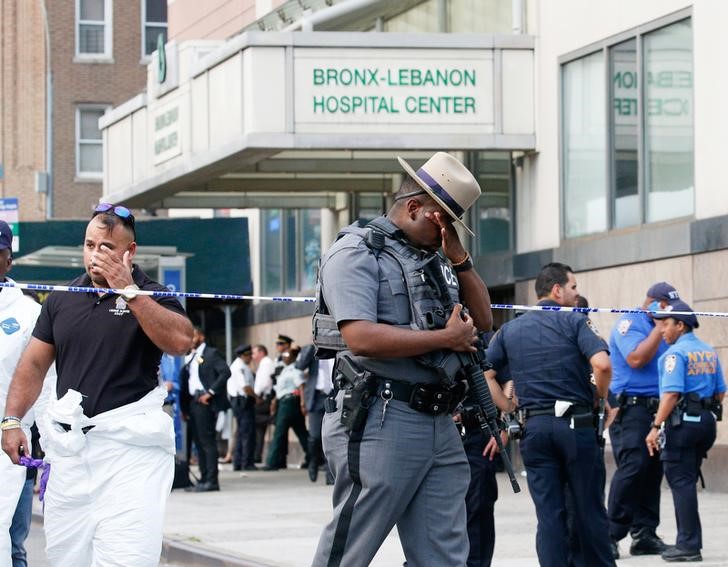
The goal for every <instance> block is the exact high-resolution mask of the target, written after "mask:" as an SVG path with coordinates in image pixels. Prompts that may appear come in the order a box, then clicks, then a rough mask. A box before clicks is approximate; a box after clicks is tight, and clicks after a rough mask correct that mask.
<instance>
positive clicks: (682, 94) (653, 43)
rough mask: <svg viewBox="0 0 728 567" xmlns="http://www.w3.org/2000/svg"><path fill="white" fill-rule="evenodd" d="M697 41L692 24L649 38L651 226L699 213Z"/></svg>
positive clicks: (647, 168) (647, 124)
mask: <svg viewBox="0 0 728 567" xmlns="http://www.w3.org/2000/svg"><path fill="white" fill-rule="evenodd" d="M692 42H693V39H692V26H691V23H690V20H683V21H681V22H677V23H676V24H673V25H670V26H667V27H665V28H662V29H660V30H657V31H654V32H652V33H649V34H647V35H645V37H644V44H643V46H644V65H645V96H646V99H645V115H646V116H645V187H646V190H647V219H646V220H647V222H654V221H659V220H664V219H670V218H675V217H682V216H686V215H691V214H693V212H694V198H693V169H694V168H693V56H692Z"/></svg>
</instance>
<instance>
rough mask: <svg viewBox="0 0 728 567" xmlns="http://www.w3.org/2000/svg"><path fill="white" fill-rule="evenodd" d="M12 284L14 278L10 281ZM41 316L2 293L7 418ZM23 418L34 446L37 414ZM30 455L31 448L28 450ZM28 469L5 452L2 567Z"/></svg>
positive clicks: (1, 388)
mask: <svg viewBox="0 0 728 567" xmlns="http://www.w3.org/2000/svg"><path fill="white" fill-rule="evenodd" d="M6 279H7V280H8V281H12V280H10V278H6ZM39 313H40V305H38V304H37V303H36V302H35V301H33V300H32V299H31V298H30V297H27V296H26V295H23V292H22V291H20V289H18V288H14V287H4V288H1V291H0V412H2V416H4V415H5V402H6V401H7V398H8V387H9V386H10V380H11V379H12V378H13V373H14V372H15V367H16V366H17V365H18V360H19V359H20V355H21V354H22V353H23V350H24V349H25V347H26V345H27V344H28V341H30V336H31V333H32V332H33V328H34V327H35V321H36V319H38V314H39ZM54 375H55V372H54ZM19 417H23V421H22V425H23V431H25V435H26V436H27V438H28V442H29V443H30V426H31V425H33V421H34V419H35V418H34V412H33V410H31V411H29V412H28V413H27V414H26V415H25V416H19ZM28 453H30V448H28ZM25 473H26V469H25V467H22V466H18V465H14V464H13V463H12V461H11V460H10V457H8V456H7V455H6V454H5V452H4V451H0V484H1V485H2V490H0V567H10V566H11V565H12V560H11V546H10V532H9V530H10V524H11V523H12V521H13V514H15V508H16V506H17V504H18V499H19V498H20V492H21V491H22V489H23V484H25Z"/></svg>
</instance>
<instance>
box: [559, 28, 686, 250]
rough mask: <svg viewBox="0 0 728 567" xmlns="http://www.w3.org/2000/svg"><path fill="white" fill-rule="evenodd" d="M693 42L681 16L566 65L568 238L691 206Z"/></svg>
mask: <svg viewBox="0 0 728 567" xmlns="http://www.w3.org/2000/svg"><path fill="white" fill-rule="evenodd" d="M692 41H693V38H692V26H691V20H690V18H688V19H684V20H679V21H676V22H675V23H673V24H669V25H667V26H663V27H659V28H658V27H657V25H655V27H654V31H646V32H645V33H640V34H638V33H637V32H635V35H634V37H633V38H631V39H627V40H626V41H621V42H619V43H613V44H611V45H610V43H609V41H605V42H604V45H603V48H602V49H601V50H600V51H598V52H596V53H593V54H592V55H588V56H586V57H582V58H580V59H575V60H573V61H568V62H566V63H565V64H563V66H562V85H563V99H562V110H563V129H562V133H563V135H562V139H563V142H562V143H563V149H562V152H563V158H562V159H563V162H562V163H563V168H562V169H563V188H564V190H563V202H564V234H565V236H566V237H567V238H570V237H575V236H583V235H586V234H592V233H595V232H601V231H605V230H607V229H610V228H623V227H629V226H636V225H639V224H641V223H645V222H656V221H661V220H666V219H673V218H678V217H683V216H689V215H692V214H693V213H694V211H695V204H694V187H693V183H694V181H693V178H694V156H693V122H694V118H693V64H692V59H693V54H692ZM605 55H606V62H607V63H608V65H609V74H610V80H609V85H608V88H609V91H608V92H609V97H606V96H605V93H606V88H607V86H606V85H605V84H604V73H603V69H604V67H603V65H604V62H605ZM605 105H608V108H607V107H605ZM606 160H609V166H608V168H607V167H605V163H606ZM606 171H608V172H609V175H608V176H607V174H606Z"/></svg>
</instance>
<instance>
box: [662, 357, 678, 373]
mask: <svg viewBox="0 0 728 567" xmlns="http://www.w3.org/2000/svg"><path fill="white" fill-rule="evenodd" d="M676 364H677V356H675V355H674V354H671V355H669V356H668V357H667V358H666V359H665V372H667V373H668V374H671V373H672V371H673V370H675V365H676Z"/></svg>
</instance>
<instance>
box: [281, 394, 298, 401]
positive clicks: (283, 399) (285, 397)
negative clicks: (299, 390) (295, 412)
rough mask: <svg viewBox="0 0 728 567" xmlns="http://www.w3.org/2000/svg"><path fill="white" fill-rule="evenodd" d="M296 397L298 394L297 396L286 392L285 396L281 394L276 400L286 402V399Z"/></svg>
mask: <svg viewBox="0 0 728 567" xmlns="http://www.w3.org/2000/svg"><path fill="white" fill-rule="evenodd" d="M298 397H299V396H297V395H296V394H286V395H285V396H282V397H280V398H278V401H279V402H287V401H288V400H290V399H292V398H298Z"/></svg>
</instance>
